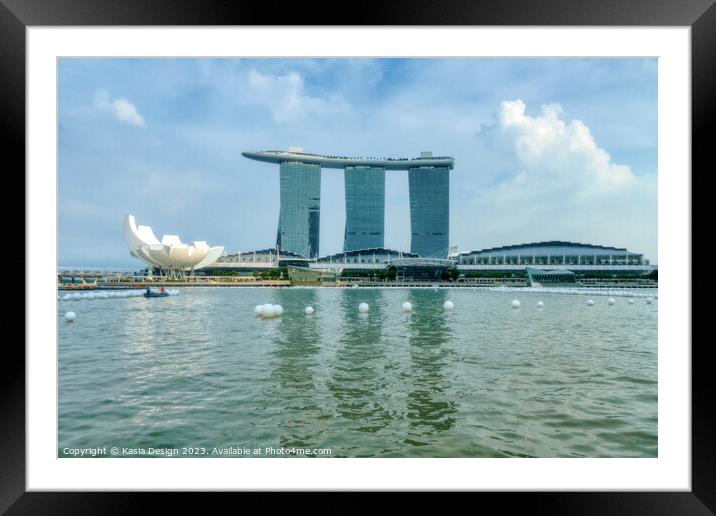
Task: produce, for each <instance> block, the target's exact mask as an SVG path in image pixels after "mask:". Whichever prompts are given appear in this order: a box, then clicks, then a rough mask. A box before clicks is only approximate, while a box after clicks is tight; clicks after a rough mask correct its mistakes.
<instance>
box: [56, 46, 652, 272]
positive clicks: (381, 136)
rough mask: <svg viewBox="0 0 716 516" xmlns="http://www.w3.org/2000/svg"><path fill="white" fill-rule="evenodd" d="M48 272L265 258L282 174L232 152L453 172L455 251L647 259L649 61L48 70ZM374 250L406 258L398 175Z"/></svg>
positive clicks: (94, 65)
mask: <svg viewBox="0 0 716 516" xmlns="http://www.w3.org/2000/svg"><path fill="white" fill-rule="evenodd" d="M58 87H59V91H58V99H59V109H58V111H59V112H58V124H59V126H58V135H59V136H58V138H59V140H58V144H59V156H58V157H59V170H58V189H59V196H58V210H59V213H58V215H59V235H58V237H59V238H58V240H59V265H60V266H65V267H136V268H142V267H143V266H144V264H143V263H142V262H140V261H139V260H137V259H136V258H133V257H131V256H130V255H129V251H128V248H127V245H126V243H125V241H124V238H123V233H122V223H123V219H124V217H125V215H126V214H128V213H131V214H133V215H134V216H135V217H136V220H137V223H138V224H142V225H149V226H151V227H152V228H153V229H154V233H155V234H156V235H157V236H158V237H159V238H160V239H161V235H163V234H176V235H179V236H180V237H181V239H182V241H183V242H192V241H194V240H205V241H207V242H208V243H209V245H212V246H213V245H223V246H224V247H225V248H226V250H227V251H228V252H229V253H234V252H237V251H242V252H245V251H250V250H254V249H266V248H270V247H274V246H275V239H276V229H277V225H278V214H279V170H278V166H277V165H272V164H269V163H262V162H257V161H252V160H249V159H246V158H244V157H242V156H241V152H243V151H251V150H254V151H255V150H282V149H283V150H286V149H288V147H289V146H300V147H303V149H304V151H305V152H312V153H317V154H337V155H342V156H379V157H383V156H385V157H417V156H419V155H420V152H421V151H432V152H433V155H439V156H453V157H454V158H455V168H454V170H453V171H451V173H450V174H451V176H450V245H452V246H457V247H458V249H459V251H460V252H465V251H471V250H477V249H484V248H490V247H494V246H501V245H510V244H519V243H528V242H539V241H545V240H568V241H573V242H581V243H591V244H599V245H607V246H616V247H626V248H627V249H629V250H630V251H634V252H638V253H644V255H645V257H646V258H648V259H650V260H651V263H658V255H657V60H656V59H624V58H618V59H591V58H590V59H572V58H559V59H556V58H555V59H547V58H538V59H484V58H482V59H462V58H461V59H453V58H439V59H415V58H409V59H343V58H339V59H283V58H281V59H279V58H276V59H233V58H217V59H187V58H180V59H164V58H153V59H139V58H128V59H117V58H111V59H95V58H63V59H60V62H59V84H58ZM344 225H345V201H344V183H343V173H342V171H340V170H332V169H326V170H323V172H322V178H321V234H320V254H321V255H327V254H332V253H336V252H340V251H342V246H343V230H344ZM385 246H386V247H388V248H391V249H400V250H409V249H410V212H409V199H408V176H407V171H387V172H386V209H385Z"/></svg>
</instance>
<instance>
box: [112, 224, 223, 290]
mask: <svg viewBox="0 0 716 516" xmlns="http://www.w3.org/2000/svg"><path fill="white" fill-rule="evenodd" d="M124 239H125V240H126V241H127V245H128V246H129V253H130V254H131V255H132V256H134V257H135V258H139V259H140V260H142V261H143V262H145V263H146V264H148V265H150V266H151V267H157V268H159V269H160V271H161V272H162V274H166V275H168V276H170V277H173V278H181V277H183V276H184V274H185V273H186V272H193V271H195V270H197V269H201V268H203V267H206V266H207V265H211V264H212V263H214V262H215V261H216V260H217V259H218V258H219V257H220V256H221V253H223V252H224V247H223V246H215V247H209V245H208V244H207V243H206V242H204V241H195V242H192V243H191V244H185V243H182V241H181V239H180V238H179V237H178V236H177V235H163V236H162V240H161V241H160V240H159V239H158V238H157V237H156V236H155V235H154V232H153V231H152V228H151V227H149V226H138V225H137V223H136V221H135V219H134V215H131V214H130V215H127V216H126V217H125V219H124Z"/></svg>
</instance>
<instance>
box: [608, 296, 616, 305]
mask: <svg viewBox="0 0 716 516" xmlns="http://www.w3.org/2000/svg"><path fill="white" fill-rule="evenodd" d="M607 303H609V304H610V305H613V304H614V303H616V301H615V300H614V298H613V297H610V298H609V299H607Z"/></svg>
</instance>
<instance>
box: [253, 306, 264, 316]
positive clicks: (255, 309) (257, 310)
mask: <svg viewBox="0 0 716 516" xmlns="http://www.w3.org/2000/svg"><path fill="white" fill-rule="evenodd" d="M263 311H264V307H263V305H256V308H254V313H255V314H256V315H261V313H262V312H263Z"/></svg>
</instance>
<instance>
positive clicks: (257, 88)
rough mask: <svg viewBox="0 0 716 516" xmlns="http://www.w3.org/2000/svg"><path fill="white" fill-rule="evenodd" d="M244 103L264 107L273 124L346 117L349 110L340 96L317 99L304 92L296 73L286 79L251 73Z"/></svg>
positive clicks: (283, 76) (346, 103) (280, 76)
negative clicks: (268, 111) (247, 102)
mask: <svg viewBox="0 0 716 516" xmlns="http://www.w3.org/2000/svg"><path fill="white" fill-rule="evenodd" d="M248 85H249V88H250V90H249V92H248V96H247V100H249V101H250V102H252V103H256V104H260V105H263V106H265V107H266V108H268V109H269V110H270V111H271V116H272V118H273V119H274V121H276V122H279V123H281V122H287V121H291V120H300V119H302V118H304V117H315V116H324V115H336V114H342V115H344V116H345V115H346V114H348V113H350V111H351V108H350V105H349V104H348V102H347V101H346V100H345V99H344V98H343V97H342V96H340V95H331V96H329V97H327V98H320V97H314V96H311V95H308V94H307V93H306V92H305V85H304V81H303V78H302V77H301V75H300V74H299V73H297V72H293V71H292V72H288V73H287V74H285V75H271V74H262V73H261V72H258V71H256V70H254V69H252V70H250V71H249V75H248Z"/></svg>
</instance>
